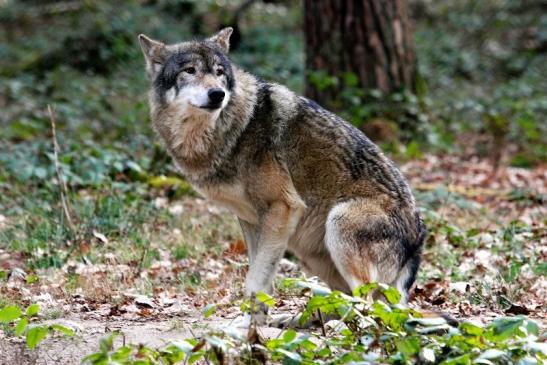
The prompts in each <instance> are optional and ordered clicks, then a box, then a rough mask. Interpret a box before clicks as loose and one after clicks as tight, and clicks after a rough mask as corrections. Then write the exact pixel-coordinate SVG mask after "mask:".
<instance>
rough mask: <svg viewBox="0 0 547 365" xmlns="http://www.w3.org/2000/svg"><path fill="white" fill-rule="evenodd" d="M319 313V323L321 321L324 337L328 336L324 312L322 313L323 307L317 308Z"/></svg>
mask: <svg viewBox="0 0 547 365" xmlns="http://www.w3.org/2000/svg"><path fill="white" fill-rule="evenodd" d="M317 315H318V316H319V323H321V332H322V333H323V336H324V337H327V330H326V329H325V321H324V320H323V313H321V309H317Z"/></svg>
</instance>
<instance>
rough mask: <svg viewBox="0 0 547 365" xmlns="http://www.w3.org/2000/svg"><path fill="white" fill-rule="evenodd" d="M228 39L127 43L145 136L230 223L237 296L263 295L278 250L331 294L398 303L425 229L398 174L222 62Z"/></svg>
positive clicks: (302, 106)
mask: <svg viewBox="0 0 547 365" xmlns="http://www.w3.org/2000/svg"><path fill="white" fill-rule="evenodd" d="M231 33H232V29H231V28H225V29H223V30H221V31H220V32H218V33H217V34H215V35H213V36H211V37H210V38H207V39H204V40H191V41H184V42H181V43H178V44H172V45H166V44H164V43H162V42H160V41H157V40H153V39H151V38H149V37H147V36H145V35H142V34H141V35H139V41H140V45H141V48H142V51H143V53H144V57H145V63H146V72H147V75H148V77H149V79H150V81H151V88H150V92H149V104H150V114H151V121H152V124H153V127H154V129H155V131H156V132H157V134H158V135H159V137H160V138H161V140H162V141H163V143H164V145H165V147H166V149H167V150H168V152H169V153H170V155H171V156H172V157H173V160H174V163H175V164H176V166H177V167H178V169H179V170H180V172H181V173H182V175H183V176H184V177H185V178H186V179H187V180H188V181H189V182H190V183H191V184H192V186H193V187H194V188H195V190H197V191H198V192H199V193H200V194H202V195H203V196H204V197H206V198H208V199H210V200H212V201H213V202H215V203H217V204H219V205H222V206H225V207H226V208H228V210H230V211H231V212H233V213H234V214H235V215H236V216H237V217H238V219H239V222H240V225H241V229H242V231H243V236H244V239H245V243H246V246H247V251H248V257H249V270H248V273H247V277H246V281H245V291H246V294H247V295H249V296H250V295H253V294H254V293H257V292H266V293H272V291H273V285H272V281H273V278H274V275H275V273H276V269H277V265H278V263H279V261H280V260H281V259H282V258H283V256H284V254H285V252H286V251H290V252H292V253H293V254H294V255H295V256H296V257H297V258H298V259H299V261H300V263H301V265H302V266H303V268H304V269H305V271H307V272H308V273H310V274H312V275H315V276H318V277H319V278H321V279H322V280H323V281H324V282H325V283H326V284H328V285H329V287H330V288H331V289H333V290H340V291H343V292H346V293H351V292H352V290H353V289H355V288H356V287H358V286H360V285H362V284H364V283H369V282H382V283H386V284H389V285H392V286H394V287H396V288H397V289H398V290H399V292H400V293H401V294H402V301H403V302H406V300H407V296H408V291H409V289H410V288H411V286H412V284H413V282H414V280H415V277H416V273H417V270H418V267H419V265H420V256H421V249H422V245H423V242H424V239H425V237H426V228H425V226H424V223H423V221H422V218H421V217H420V213H419V210H418V208H417V207H416V203H415V200H414V197H413V195H412V192H411V190H410V188H409V185H408V184H407V182H406V181H405V178H404V177H403V175H402V173H401V172H400V171H399V169H398V168H397V167H396V166H395V165H394V163H393V162H392V161H391V160H390V159H389V158H388V157H386V156H385V155H384V154H383V153H382V151H381V150H380V149H379V148H378V147H377V146H376V145H375V144H374V143H373V142H371V141H370V140H369V139H368V138H367V137H366V136H365V135H364V134H363V132H361V131H360V130H359V129H357V128H356V127H354V126H353V125H351V124H350V123H348V122H346V121H345V120H343V119H342V118H340V117H339V116H337V115H335V114H333V113H331V112H329V111H327V110H325V109H324V108H322V107H321V106H319V105H318V104H317V103H315V102H314V101H312V100H309V99H307V98H305V97H303V96H298V95H296V94H295V93H293V92H292V91H290V90H289V89H287V88H286V87H285V86H282V85H279V84H276V83H273V82H266V81H263V80H262V79H260V78H258V77H255V76H253V75H251V74H249V73H247V72H245V71H243V70H242V69H240V68H239V67H237V66H236V65H235V64H233V63H232V62H231V61H230V59H229V57H228V53H229V48H230V42H229V40H230V35H231Z"/></svg>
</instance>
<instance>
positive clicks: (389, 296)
mask: <svg viewBox="0 0 547 365" xmlns="http://www.w3.org/2000/svg"><path fill="white" fill-rule="evenodd" d="M379 287H380V290H381V291H382V294H384V297H386V300H387V301H388V302H389V303H391V304H397V303H399V302H400V301H401V294H400V293H399V291H398V290H397V289H395V288H393V287H391V286H387V285H383V284H380V285H379Z"/></svg>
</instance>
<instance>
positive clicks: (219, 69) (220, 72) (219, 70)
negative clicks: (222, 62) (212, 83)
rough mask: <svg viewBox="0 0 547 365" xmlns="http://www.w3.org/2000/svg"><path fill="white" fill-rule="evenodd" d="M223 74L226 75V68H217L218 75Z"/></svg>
mask: <svg viewBox="0 0 547 365" xmlns="http://www.w3.org/2000/svg"><path fill="white" fill-rule="evenodd" d="M222 75H224V70H223V69H221V68H217V76H222Z"/></svg>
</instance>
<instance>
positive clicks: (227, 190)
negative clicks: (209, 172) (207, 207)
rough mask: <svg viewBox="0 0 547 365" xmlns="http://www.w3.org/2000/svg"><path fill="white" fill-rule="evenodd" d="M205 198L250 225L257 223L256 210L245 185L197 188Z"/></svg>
mask: <svg viewBox="0 0 547 365" xmlns="http://www.w3.org/2000/svg"><path fill="white" fill-rule="evenodd" d="M195 188H196V190H197V191H198V192H199V193H200V194H201V195H203V196H204V197H205V198H207V199H209V200H211V201H213V202H214V203H216V204H218V205H220V206H223V207H225V208H226V209H228V210H230V211H231V212H232V213H234V214H235V215H237V216H238V217H239V218H241V219H243V220H245V221H246V222H248V223H250V224H256V223H257V212H256V208H255V207H254V206H253V205H252V204H251V202H250V201H249V198H248V196H247V194H246V192H245V189H244V187H243V185H241V184H232V185H212V186H196V187H195Z"/></svg>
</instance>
